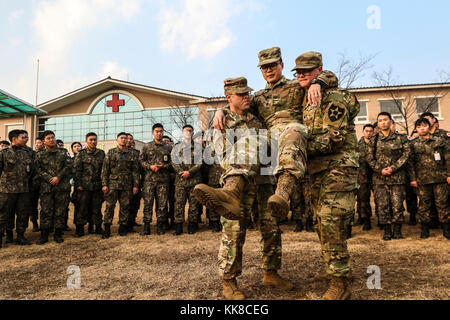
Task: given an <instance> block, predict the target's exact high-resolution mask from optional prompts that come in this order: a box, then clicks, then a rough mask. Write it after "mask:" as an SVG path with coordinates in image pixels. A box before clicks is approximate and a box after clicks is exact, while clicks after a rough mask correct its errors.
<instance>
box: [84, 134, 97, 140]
mask: <svg viewBox="0 0 450 320" xmlns="http://www.w3.org/2000/svg"><path fill="white" fill-rule="evenodd" d="M89 137H97V134H96V133H95V132H89V133H88V134H86V140H87V138H89Z"/></svg>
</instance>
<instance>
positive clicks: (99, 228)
mask: <svg viewBox="0 0 450 320" xmlns="http://www.w3.org/2000/svg"><path fill="white" fill-rule="evenodd" d="M95 234H103V229H102V225H101V224H97V225H95Z"/></svg>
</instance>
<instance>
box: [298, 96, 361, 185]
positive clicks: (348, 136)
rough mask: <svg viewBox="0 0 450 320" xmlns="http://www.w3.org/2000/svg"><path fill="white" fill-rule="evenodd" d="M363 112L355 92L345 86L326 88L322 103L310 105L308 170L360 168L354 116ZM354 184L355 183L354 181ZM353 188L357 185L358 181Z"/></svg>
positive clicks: (306, 118) (306, 113)
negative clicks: (344, 87)
mask: <svg viewBox="0 0 450 320" xmlns="http://www.w3.org/2000/svg"><path fill="white" fill-rule="evenodd" d="M358 113H359V102H358V100H357V99H356V97H355V95H353V94H352V93H350V92H348V91H346V90H342V89H327V90H324V93H323V98H322V103H321V105H320V106H310V105H307V106H306V107H305V109H304V111H303V123H304V124H305V125H306V126H307V127H308V129H309V132H310V136H309V138H308V145H307V152H308V171H309V173H310V174H311V175H312V174H316V173H318V172H322V171H324V170H330V169H332V168H337V167H353V168H358V167H359V156H358V152H357V139H356V133H355V123H354V119H355V117H356V116H357V115H358ZM352 183H353V182H352ZM348 186H349V188H350V187H351V188H354V187H356V186H357V181H354V184H353V185H352V186H350V184H348Z"/></svg>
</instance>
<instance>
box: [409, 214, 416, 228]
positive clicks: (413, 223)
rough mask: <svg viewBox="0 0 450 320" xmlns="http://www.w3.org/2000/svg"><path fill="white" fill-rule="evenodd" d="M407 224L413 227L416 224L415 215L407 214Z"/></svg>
mask: <svg viewBox="0 0 450 320" xmlns="http://www.w3.org/2000/svg"><path fill="white" fill-rule="evenodd" d="M408 224H409V225H410V226H415V225H416V224H417V220H416V214H415V213H410V214H409V222H408Z"/></svg>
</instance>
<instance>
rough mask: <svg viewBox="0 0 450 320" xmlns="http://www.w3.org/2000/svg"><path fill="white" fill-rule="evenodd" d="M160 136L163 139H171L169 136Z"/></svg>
mask: <svg viewBox="0 0 450 320" xmlns="http://www.w3.org/2000/svg"><path fill="white" fill-rule="evenodd" d="M162 138H163V139H169V140H170V141H172V139H170V137H168V136H163V137H162Z"/></svg>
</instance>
